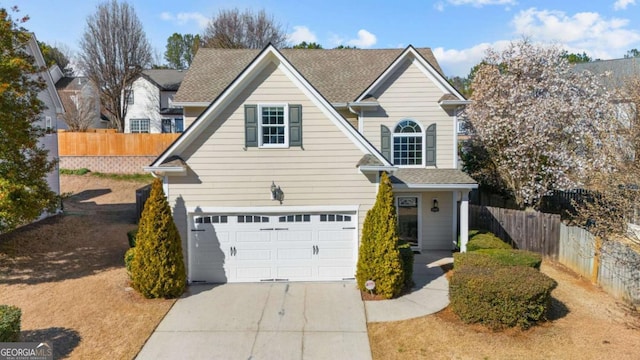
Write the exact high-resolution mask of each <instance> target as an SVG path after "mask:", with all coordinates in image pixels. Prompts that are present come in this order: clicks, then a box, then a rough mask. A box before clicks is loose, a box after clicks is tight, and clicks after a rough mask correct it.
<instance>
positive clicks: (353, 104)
mask: <svg viewBox="0 0 640 360" xmlns="http://www.w3.org/2000/svg"><path fill="white" fill-rule="evenodd" d="M331 106H333V107H334V108H336V109H347V108H349V107H357V108H367V107H371V108H373V107H378V106H380V103H379V102H377V101H362V102H360V101H356V102H343V103H332V104H331Z"/></svg>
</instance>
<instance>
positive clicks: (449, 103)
mask: <svg viewBox="0 0 640 360" xmlns="http://www.w3.org/2000/svg"><path fill="white" fill-rule="evenodd" d="M472 102H473V101H471V100H442V101H440V102H439V103H438V104H440V105H442V106H458V105H469V104H471V103H472Z"/></svg>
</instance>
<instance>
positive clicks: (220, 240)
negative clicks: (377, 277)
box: [189, 213, 357, 282]
mask: <svg viewBox="0 0 640 360" xmlns="http://www.w3.org/2000/svg"><path fill="white" fill-rule="evenodd" d="M191 226H192V228H191V237H190V239H189V280H190V281H192V282H199V281H202V282H257V281H323V280H344V279H352V278H353V277H354V274H355V263H356V259H357V231H356V216H355V214H349V213H322V214H304V213H302V214H277V215H273V214H270V215H255V214H239V215H237V214H233V215H231V214H215V215H197V216H193V217H192V224H191Z"/></svg>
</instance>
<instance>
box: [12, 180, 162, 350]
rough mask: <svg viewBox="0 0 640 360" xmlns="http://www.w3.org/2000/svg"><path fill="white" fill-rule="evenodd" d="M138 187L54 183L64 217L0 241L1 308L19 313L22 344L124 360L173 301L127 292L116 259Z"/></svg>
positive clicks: (121, 267)
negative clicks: (41, 344) (50, 345)
mask: <svg viewBox="0 0 640 360" xmlns="http://www.w3.org/2000/svg"><path fill="white" fill-rule="evenodd" d="M143 185H144V184H141V183H139V182H133V181H118V180H110V179H101V178H96V177H89V176H73V175H64V176H61V188H62V192H63V193H67V194H69V193H71V194H72V195H71V196H69V197H67V198H66V199H65V200H64V207H65V215H60V216H56V217H54V218H50V219H47V220H44V221H42V222H39V223H36V224H32V225H29V226H26V227H23V228H21V229H19V230H17V231H14V232H12V233H10V234H6V235H2V236H0V294H2V303H6V304H11V305H16V306H19V307H20V308H21V309H22V334H21V335H22V340H23V341H43V340H48V341H52V343H53V347H54V354H55V358H64V357H68V358H77V359H88V358H90V359H105V358H109V359H131V358H133V357H134V356H135V355H136V354H137V352H138V351H139V350H140V348H141V347H142V345H143V344H144V342H145V341H146V339H147V338H148V337H149V335H150V334H151V332H152V331H153V329H154V328H155V327H156V326H157V324H158V323H159V321H160V320H161V319H162V318H163V317H164V315H165V314H166V312H167V311H168V310H169V308H170V307H171V305H172V304H173V303H174V300H146V299H144V298H142V297H141V296H139V295H138V294H137V293H136V292H135V291H132V290H131V289H130V288H129V287H128V278H127V275H126V271H125V269H124V264H123V255H124V252H125V251H126V250H127V248H128V243H127V235H126V233H127V231H129V230H131V229H133V228H135V226H136V225H135V224H134V221H135V215H134V213H135V189H138V188H140V187H142V186H143Z"/></svg>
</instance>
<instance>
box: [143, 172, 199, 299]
mask: <svg viewBox="0 0 640 360" xmlns="http://www.w3.org/2000/svg"><path fill="white" fill-rule="evenodd" d="M135 248H136V252H135V256H134V258H133V261H132V262H131V280H132V282H133V287H134V288H135V289H136V290H138V291H139V292H140V293H142V295H144V296H145V297H146V298H159V297H162V298H175V297H178V296H180V295H182V293H183V292H184V288H185V285H186V272H185V267H184V259H183V257H182V243H181V240H180V234H179V233H178V229H177V227H176V225H175V223H174V222H173V217H172V215H171V208H170V207H169V203H168V202H167V199H166V197H165V195H164V191H163V190H162V182H161V181H160V179H155V180H154V182H153V185H152V186H151V194H150V195H149V199H148V200H147V201H146V202H145V204H144V210H143V211H142V217H141V219H140V224H139V226H138V233H137V235H136V247H135Z"/></svg>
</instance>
